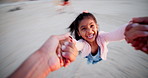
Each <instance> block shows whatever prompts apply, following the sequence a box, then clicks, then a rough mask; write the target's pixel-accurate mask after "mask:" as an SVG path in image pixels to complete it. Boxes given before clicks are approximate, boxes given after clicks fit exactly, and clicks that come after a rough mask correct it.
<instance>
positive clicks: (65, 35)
mask: <svg viewBox="0 0 148 78" xmlns="http://www.w3.org/2000/svg"><path fill="white" fill-rule="evenodd" d="M69 36H70V34H69V33H67V34H63V35H57V36H56V37H57V38H58V39H59V40H64V39H66V38H69Z"/></svg>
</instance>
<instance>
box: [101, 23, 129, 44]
mask: <svg viewBox="0 0 148 78" xmlns="http://www.w3.org/2000/svg"><path fill="white" fill-rule="evenodd" d="M126 26H127V24H126V25H124V26H121V27H119V28H117V29H116V30H114V31H112V32H107V33H103V35H102V36H103V37H104V38H105V40H106V41H119V40H123V39H125V36H124V32H125V28H126Z"/></svg>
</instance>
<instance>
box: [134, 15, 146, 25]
mask: <svg viewBox="0 0 148 78" xmlns="http://www.w3.org/2000/svg"><path fill="white" fill-rule="evenodd" d="M132 22H134V23H142V24H148V17H137V18H132Z"/></svg>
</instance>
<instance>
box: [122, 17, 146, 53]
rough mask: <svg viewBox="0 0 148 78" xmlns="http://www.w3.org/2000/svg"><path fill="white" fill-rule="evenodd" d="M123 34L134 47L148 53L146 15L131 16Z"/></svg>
mask: <svg viewBox="0 0 148 78" xmlns="http://www.w3.org/2000/svg"><path fill="white" fill-rule="evenodd" d="M124 34H125V39H126V41H127V42H128V43H131V44H132V46H133V47H135V49H137V50H142V51H144V52H145V53H148V17H139V18H133V19H132V20H131V22H130V24H129V25H128V26H127V27H126V30H125V33H124Z"/></svg>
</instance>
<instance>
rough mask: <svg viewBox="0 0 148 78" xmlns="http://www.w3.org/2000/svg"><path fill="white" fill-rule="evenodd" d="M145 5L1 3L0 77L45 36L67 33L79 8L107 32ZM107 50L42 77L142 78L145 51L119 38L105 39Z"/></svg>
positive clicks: (109, 0) (111, 0)
mask: <svg viewBox="0 0 148 78" xmlns="http://www.w3.org/2000/svg"><path fill="white" fill-rule="evenodd" d="M3 1H4V0H3ZM14 1H15V0H14ZM147 7H148V0H72V2H71V5H70V6H67V7H65V8H64V10H62V11H60V10H59V8H62V7H60V6H58V5H57V4H56V1H53V0H40V1H20V2H12V3H7V2H6V3H1V4H0V78H6V77H7V76H8V75H10V74H11V73H12V72H13V71H14V70H16V68H17V67H18V66H19V65H20V64H21V63H22V62H23V61H24V60H25V59H26V58H27V57H28V56H29V55H31V54H32V53H33V52H34V51H36V50H37V49H38V48H39V47H40V46H41V45H42V44H43V43H44V42H45V41H46V40H47V39H48V38H49V37H50V35H58V34H64V33H66V32H68V31H67V29H66V28H67V27H68V26H69V25H70V24H71V22H72V21H73V20H74V19H75V18H76V17H77V15H78V14H79V13H81V12H82V11H84V10H88V11H89V12H91V13H93V14H94V15H95V17H96V18H97V21H98V24H99V26H100V30H103V31H106V32H110V31H112V30H114V29H116V28H118V27H120V26H123V25H125V24H126V23H128V21H129V20H130V19H131V18H132V17H141V16H148V8H147ZM108 49H109V52H108V57H107V60H103V61H101V62H99V63H97V64H95V65H90V64H87V62H86V60H85V59H84V58H82V57H80V56H78V57H77V59H76V61H74V62H73V63H72V64H71V65H69V66H68V67H66V68H64V67H63V68H61V69H59V70H57V71H55V72H52V73H50V74H49V75H48V77H47V78H148V55H147V54H145V53H143V52H141V51H137V50H134V48H133V47H131V46H130V44H127V43H126V41H124V40H123V41H118V42H111V43H110V44H109V45H108Z"/></svg>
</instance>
